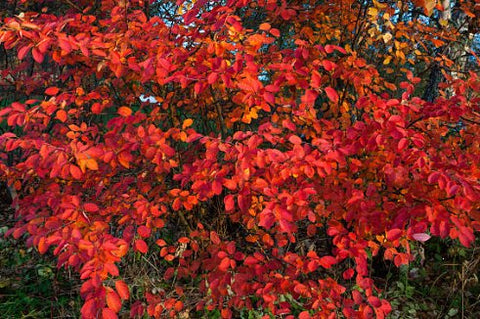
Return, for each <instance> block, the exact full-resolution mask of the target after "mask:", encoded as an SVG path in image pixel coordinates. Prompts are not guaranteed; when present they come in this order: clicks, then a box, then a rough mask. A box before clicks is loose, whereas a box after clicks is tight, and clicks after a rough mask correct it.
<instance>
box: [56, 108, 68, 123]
mask: <svg viewBox="0 0 480 319" xmlns="http://www.w3.org/2000/svg"><path fill="white" fill-rule="evenodd" d="M57 119H59V120H60V121H61V122H63V123H65V121H66V120H67V112H65V110H58V111H57Z"/></svg>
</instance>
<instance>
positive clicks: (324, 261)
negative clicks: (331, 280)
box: [318, 256, 337, 269]
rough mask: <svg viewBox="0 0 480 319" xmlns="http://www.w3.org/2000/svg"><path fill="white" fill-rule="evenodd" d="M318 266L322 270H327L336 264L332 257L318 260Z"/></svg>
mask: <svg viewBox="0 0 480 319" xmlns="http://www.w3.org/2000/svg"><path fill="white" fill-rule="evenodd" d="M318 261H319V263H320V265H321V266H322V267H323V268H326V269H329V268H331V267H332V266H333V265H335V264H336V263H337V260H336V259H335V258H334V257H332V256H323V257H322V258H320V259H319V260H318Z"/></svg>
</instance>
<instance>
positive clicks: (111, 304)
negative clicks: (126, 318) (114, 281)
mask: <svg viewBox="0 0 480 319" xmlns="http://www.w3.org/2000/svg"><path fill="white" fill-rule="evenodd" d="M106 299H107V300H106V301H107V306H108V308H110V309H112V310H113V311H115V312H119V311H120V309H121V308H122V301H121V300H120V297H119V296H118V294H117V292H116V291H114V290H113V289H112V288H109V287H107V298H106Z"/></svg>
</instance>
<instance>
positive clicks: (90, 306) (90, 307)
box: [80, 298, 97, 318]
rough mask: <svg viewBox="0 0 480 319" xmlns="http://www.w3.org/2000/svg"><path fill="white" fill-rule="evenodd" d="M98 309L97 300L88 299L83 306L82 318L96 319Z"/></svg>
mask: <svg viewBox="0 0 480 319" xmlns="http://www.w3.org/2000/svg"><path fill="white" fill-rule="evenodd" d="M96 310H97V309H96V307H95V299H93V298H92V299H88V300H87V301H85V303H84V304H83V306H82V309H81V310H80V313H81V314H82V318H95V317H96V316H97V314H96Z"/></svg>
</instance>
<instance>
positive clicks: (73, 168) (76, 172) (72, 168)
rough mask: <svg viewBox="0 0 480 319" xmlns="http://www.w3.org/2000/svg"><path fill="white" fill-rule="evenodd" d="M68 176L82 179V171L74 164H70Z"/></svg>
mask: <svg viewBox="0 0 480 319" xmlns="http://www.w3.org/2000/svg"><path fill="white" fill-rule="evenodd" d="M70 174H71V175H72V177H73V178H75V179H80V178H82V171H81V170H80V168H79V167H78V166H76V165H74V164H70Z"/></svg>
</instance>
